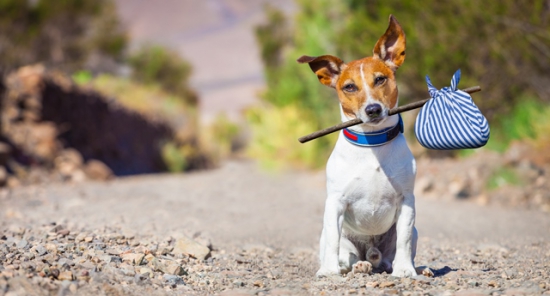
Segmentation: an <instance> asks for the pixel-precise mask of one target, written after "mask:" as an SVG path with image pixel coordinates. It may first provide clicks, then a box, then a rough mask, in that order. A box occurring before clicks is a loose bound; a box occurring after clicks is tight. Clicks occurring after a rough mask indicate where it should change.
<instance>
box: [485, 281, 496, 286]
mask: <svg viewBox="0 0 550 296" xmlns="http://www.w3.org/2000/svg"><path fill="white" fill-rule="evenodd" d="M487 285H488V286H489V287H496V286H498V284H497V282H496V281H494V280H492V281H489V282H488V283H487Z"/></svg>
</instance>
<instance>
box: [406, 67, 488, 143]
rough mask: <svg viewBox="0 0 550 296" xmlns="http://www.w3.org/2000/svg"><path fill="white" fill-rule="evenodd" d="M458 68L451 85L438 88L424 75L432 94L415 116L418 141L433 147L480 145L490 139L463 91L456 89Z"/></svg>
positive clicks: (458, 77)
mask: <svg viewBox="0 0 550 296" xmlns="http://www.w3.org/2000/svg"><path fill="white" fill-rule="evenodd" d="M459 81H460V70H458V71H456V73H455V74H454V75H453V79H452V80H451V87H444V88H443V89H441V90H437V89H436V88H435V87H434V86H433V85H432V82H431V81H430V77H428V76H427V75H426V83H427V84H428V91H429V93H430V96H431V97H432V99H431V100H429V101H428V102H427V103H426V104H425V105H424V107H422V110H420V113H419V114H418V117H417V118H416V123H415V127H414V131H415V133H416V138H417V139H418V142H420V144H421V145H422V146H424V147H426V148H429V149H436V150H449V149H465V148H479V147H482V146H484V145H485V144H486V143H487V141H488V140H489V124H488V123H487V119H486V118H485V117H484V116H483V114H481V112H480V111H479V109H478V108H477V106H476V105H475V104H474V102H473V101H472V97H470V95H469V94H468V93H466V92H463V91H461V90H458V89H457V85H458V82H459Z"/></svg>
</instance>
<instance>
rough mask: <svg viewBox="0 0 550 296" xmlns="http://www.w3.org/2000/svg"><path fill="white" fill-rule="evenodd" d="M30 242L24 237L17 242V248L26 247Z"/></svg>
mask: <svg viewBox="0 0 550 296" xmlns="http://www.w3.org/2000/svg"><path fill="white" fill-rule="evenodd" d="M28 244H29V242H27V240H26V239H22V240H20V241H19V242H18V243H17V248H18V249H24V248H25V247H26V246H27V245H28Z"/></svg>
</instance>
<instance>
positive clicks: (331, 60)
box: [298, 55, 346, 88]
mask: <svg viewBox="0 0 550 296" xmlns="http://www.w3.org/2000/svg"><path fill="white" fill-rule="evenodd" d="M298 63H308V64H309V67H310V68H311V70H312V71H313V73H315V74H316V75H317V78H319V81H320V82H321V83H322V84H324V85H326V86H330V87H332V88H336V81H337V80H338V76H339V75H340V72H342V70H343V67H345V65H346V64H344V62H343V61H342V60H341V59H339V58H337V57H335V56H331V55H323V56H319V57H310V56H302V57H300V58H299V59H298Z"/></svg>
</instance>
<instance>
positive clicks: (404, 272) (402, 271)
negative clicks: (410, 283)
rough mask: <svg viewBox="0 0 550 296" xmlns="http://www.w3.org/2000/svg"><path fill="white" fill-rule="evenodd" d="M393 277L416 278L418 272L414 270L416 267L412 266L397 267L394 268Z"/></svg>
mask: <svg viewBox="0 0 550 296" xmlns="http://www.w3.org/2000/svg"><path fill="white" fill-rule="evenodd" d="M391 275H392V276H396V277H413V276H416V270H414V267H413V266H412V265H409V266H402V265H401V266H400V265H396V266H394V267H393V272H392V273H391Z"/></svg>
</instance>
